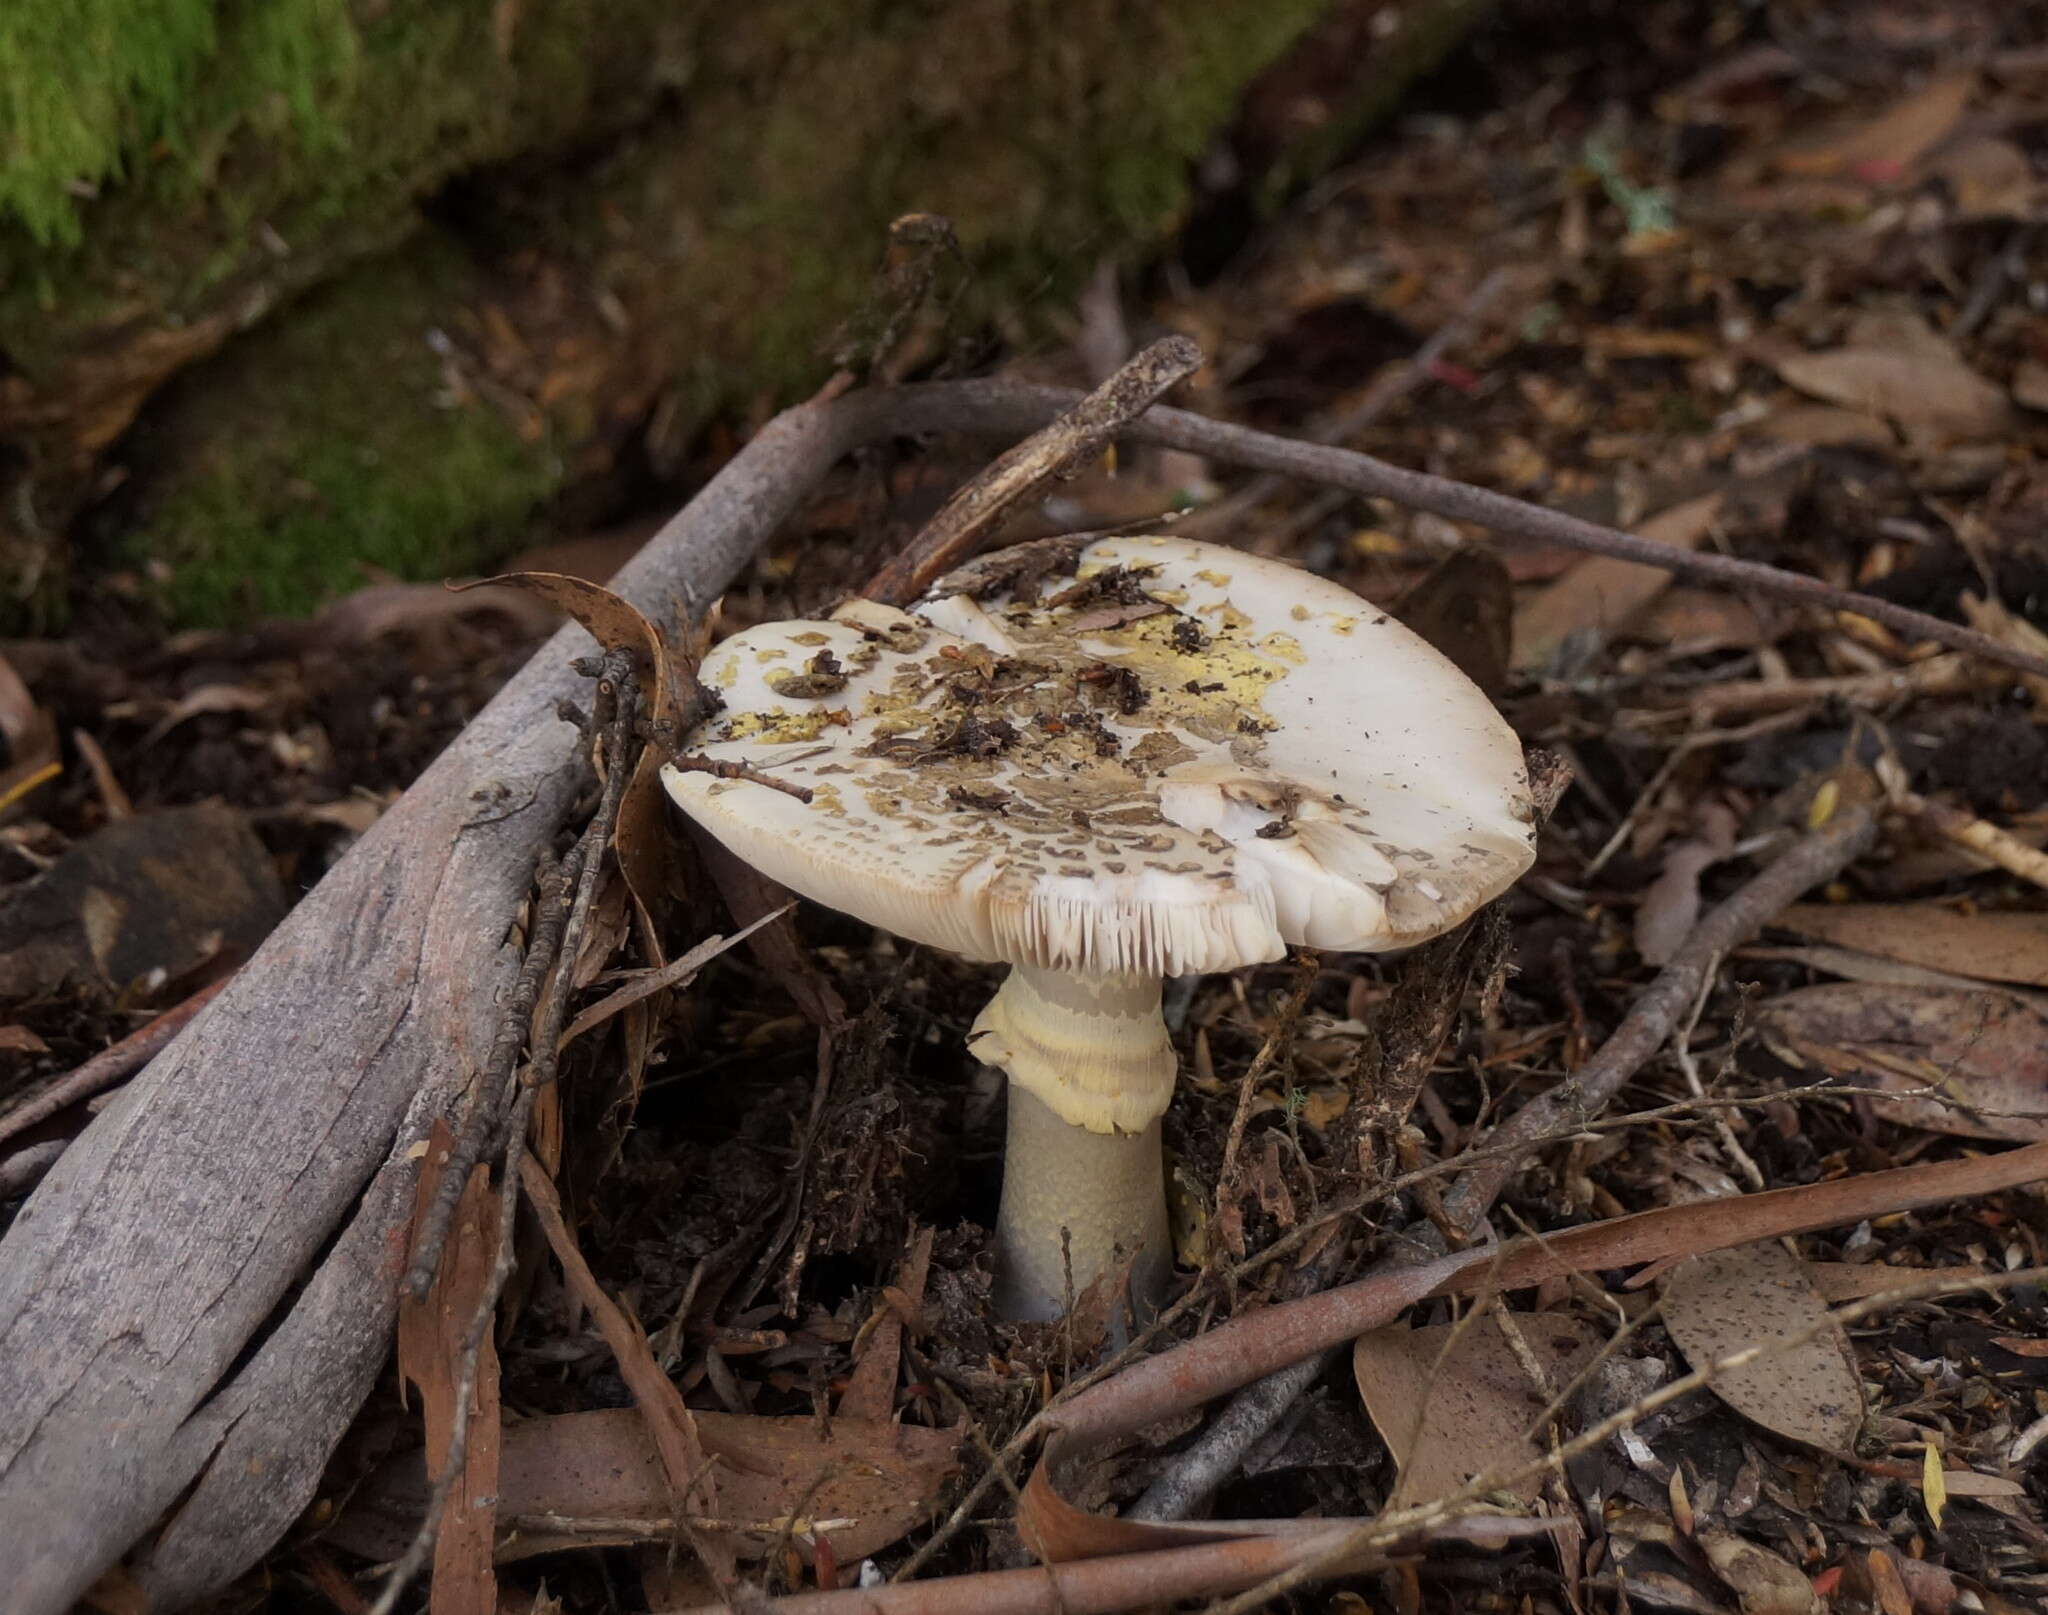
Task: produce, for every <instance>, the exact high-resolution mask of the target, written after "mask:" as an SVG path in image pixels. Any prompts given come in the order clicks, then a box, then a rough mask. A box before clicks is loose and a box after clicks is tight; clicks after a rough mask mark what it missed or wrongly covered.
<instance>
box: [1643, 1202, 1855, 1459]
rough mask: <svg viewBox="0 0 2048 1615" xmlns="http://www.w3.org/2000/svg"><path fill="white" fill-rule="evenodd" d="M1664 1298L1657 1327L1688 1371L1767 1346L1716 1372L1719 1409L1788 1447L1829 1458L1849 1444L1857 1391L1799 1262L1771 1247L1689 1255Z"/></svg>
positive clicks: (1850, 1360) (1842, 1345)
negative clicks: (1789, 1442) (1813, 1449)
mask: <svg viewBox="0 0 2048 1615" xmlns="http://www.w3.org/2000/svg"><path fill="white" fill-rule="evenodd" d="M1663 1291H1664V1327H1665V1328H1666V1329H1667V1330H1668V1331H1669V1332H1670V1334H1671V1338H1672V1340H1674V1341H1675V1342H1676V1343H1677V1345H1678V1349H1679V1350H1680V1351H1682V1352H1683V1353H1685V1358H1686V1361H1687V1362H1689V1363H1690V1364H1691V1365H1692V1366H1693V1367H1694V1368H1695V1369H1704V1368H1706V1367H1708V1366H1709V1365H1710V1364H1712V1363H1716V1362H1719V1361H1720V1360H1721V1359H1723V1358H1725V1357H1730V1356H1733V1355H1734V1354H1735V1353H1737V1352H1739V1351H1742V1350H1743V1349H1745V1348H1746V1347H1750V1346H1757V1345H1762V1346H1766V1347H1769V1348H1771V1349H1770V1350H1769V1351H1767V1352H1766V1354H1765V1355H1764V1356H1762V1357H1760V1358H1758V1359H1756V1360H1755V1361H1754V1362H1751V1363H1748V1364H1746V1365H1744V1366H1743V1367H1740V1368H1732V1369H1726V1370H1723V1371H1721V1372H1719V1373H1716V1374H1715V1376H1714V1378H1713V1381H1712V1386H1711V1388H1712V1390H1713V1392H1714V1394H1715V1395H1716V1396H1718V1397H1720V1399H1721V1400H1722V1401H1723V1402H1726V1403H1727V1404H1728V1405H1729V1406H1730V1407H1732V1408H1733V1409H1735V1411H1736V1412H1737V1413H1740V1414H1741V1415H1742V1416H1743V1417H1744V1418H1746V1419H1749V1420H1751V1421H1753V1422H1754V1423H1757V1424H1760V1425H1762V1426H1763V1427H1764V1428H1765V1429H1766V1430H1769V1431H1771V1432H1773V1433H1774V1434H1777V1435H1781V1436H1784V1437H1786V1438H1787V1439H1788V1440H1792V1441H1798V1442H1803V1443H1804V1444H1805V1445H1807V1446H1809V1447H1818V1448H1821V1449H1822V1450H1824V1451H1828V1452H1846V1451H1849V1450H1850V1449H1851V1448H1852V1447H1853V1446H1854V1444H1855V1440H1856V1432H1857V1431H1858V1430H1859V1429H1860V1428H1861V1427H1862V1424H1863V1383H1862V1380H1861V1379H1860V1378H1859V1377H1858V1375H1857V1372H1856V1361H1855V1358H1854V1357H1853V1355H1852V1354H1851V1353H1850V1350H1849V1342H1848V1338H1847V1337H1846V1336H1845V1335H1844V1334H1843V1333H1842V1329H1841V1326H1840V1325H1839V1324H1837V1323H1835V1322H1834V1320H1833V1319H1832V1318H1831V1317H1830V1316H1829V1314H1828V1309H1827V1303H1826V1302H1824V1301H1823V1300H1821V1298H1820V1293H1819V1291H1818V1290H1816V1289H1815V1288H1814V1284H1813V1280H1812V1279H1811V1278H1810V1277H1809V1276H1808V1275H1807V1272H1806V1264H1805V1263H1804V1262H1802V1261H1800V1260H1799V1258H1798V1257H1796V1256H1794V1255H1792V1254H1791V1253H1790V1252H1789V1251H1787V1250H1786V1249H1785V1248H1784V1247H1783V1246H1782V1245H1780V1244H1778V1243H1777V1242H1776V1241H1774V1240H1766V1241H1763V1242H1762V1243H1759V1244H1755V1245H1739V1246H1736V1247H1735V1248H1734V1249H1732V1250H1725V1251H1715V1252H1712V1253H1710V1254H1708V1255H1705V1256H1692V1257H1688V1258H1686V1260H1684V1261H1683V1262H1680V1263H1679V1264H1678V1265H1677V1266H1676V1267H1674V1268H1673V1269H1672V1270H1671V1272H1670V1274H1669V1275H1668V1276H1667V1277H1666V1278H1665V1280H1664V1284H1663ZM1794 1342H1797V1343H1796V1344H1794Z"/></svg>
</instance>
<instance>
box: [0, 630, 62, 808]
mask: <svg viewBox="0 0 2048 1615" xmlns="http://www.w3.org/2000/svg"><path fill="white" fill-rule="evenodd" d="M57 773H58V766H57V724H56V720H55V719H53V718H52V717H51V716H50V714H49V713H48V712H46V711H44V710H43V709H42V708H41V707H39V706H37V705H36V702H35V697H34V696H32V695H31V694H30V693H29V689H28V686H27V685H26V684H24V683H22V681H21V675H20V674H18V673H16V672H15V671H14V667H13V665H12V664H11V663H10V662H9V661H8V660H7V658H6V657H4V656H0V811H4V810H5V809H6V808H7V807H8V806H9V805H10V804H12V803H13V802H15V801H17V800H19V799H20V798H21V797H24V796H26V795H27V794H28V793H29V792H30V791H32V790H34V789H35V788H36V787H37V786H38V785H41V784H44V783H46V782H47V781H49V780H51V779H54V778H56V776H57Z"/></svg>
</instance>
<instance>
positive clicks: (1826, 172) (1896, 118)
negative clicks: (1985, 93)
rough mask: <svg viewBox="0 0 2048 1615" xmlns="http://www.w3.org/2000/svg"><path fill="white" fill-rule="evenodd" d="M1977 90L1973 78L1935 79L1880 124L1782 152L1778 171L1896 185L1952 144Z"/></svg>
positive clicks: (1855, 125) (1848, 127) (1861, 124)
mask: <svg viewBox="0 0 2048 1615" xmlns="http://www.w3.org/2000/svg"><path fill="white" fill-rule="evenodd" d="M1976 87H1977V75H1976V74H1975V73H1973V72H1962V73H1947V74H1943V75H1941V76H1939V77H1937V78H1933V79H1930V80H1929V81H1928V82H1927V83H1926V84H1925V85H1923V86H1922V87H1921V88H1920V89H1918V90H1915V91H1914V92H1913V93H1912V94H1910V95H1907V96H1904V97H1902V98H1901V99H1900V100H1898V101H1895V102H1893V103H1892V104H1891V105H1890V106H1889V107H1887V108H1885V110H1884V111H1883V112H1881V113H1880V114H1878V116H1876V117H1875V118H1868V119H1859V120H1857V121H1855V122H1852V123H1845V124H1843V125H1842V126H1840V127H1838V128H1837V129H1835V130H1833V131H1831V132H1830V133H1828V134H1827V135H1825V136H1823V137H1822V138H1820V139H1818V140H1814V141H1810V142H1807V143H1804V144H1801V145H1797V146H1793V147H1790V148H1788V149H1787V150H1784V151H1781V152H1780V153H1779V154H1778V156H1777V159H1776V163H1777V166H1778V167H1779V168H1780V169H1782V170H1784V171H1785V172H1786V173H1788V174H1800V175H1804V176H1806V177H1808V178H1812V179H1830V178H1834V177H1836V176H1838V175H1841V176H1847V177H1850V178H1853V179H1860V180H1863V181H1865V182H1867V183H1871V184H1880V185H1882V184H1890V183H1893V182H1895V181H1897V180H1899V179H1902V178H1903V177H1904V176H1905V172H1906V170H1907V168H1908V167H1909V166H1910V165H1911V164H1912V163H1914V162H1915V161H1917V160H1918V159H1919V158H1920V157H1922V156H1924V155H1925V154H1926V153H1927V152H1929V151H1931V150H1933V148H1934V147H1935V145H1936V144H1937V143H1938V142H1940V141H1942V140H1945V139H1947V138H1948V136H1949V133H1950V131H1952V130H1953V129H1954V128H1955V126H1956V124H1957V123H1958V122H1959V121H1960V120H1961V118H1962V115H1963V109H1964V108H1965V107H1966V106H1968V105H1969V102H1970V96H1971V94H1972V93H1973V92H1974V91H1975V90H1976Z"/></svg>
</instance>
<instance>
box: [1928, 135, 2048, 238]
mask: <svg viewBox="0 0 2048 1615" xmlns="http://www.w3.org/2000/svg"><path fill="white" fill-rule="evenodd" d="M1919 177H1920V178H1922V179H1935V180H1940V181H1941V182H1942V183H1943V184H1945V185H1946V186H1947V187H1948V193H1949V195H1950V197H1951V198H1953V199H1954V202H1955V210H1956V217H1957V218H1961V219H2026V218H2030V217H2032V216H2033V213H2034V209H2035V204H2036V202H2037V200H2038V198H2039V195H2040V187H2039V186H2038V185H2037V184H2036V183H2035V182H2034V166H2033V164H2032V163H2030V162H2028V160H2027V154H2026V153H2025V152H2024V151H2022V150H2021V149H2020V148H2019V147H2018V146H2017V145H2015V144H2014V143H2013V142H2012V141H2010V140H2006V139H2004V138H2003V137H2001V136H1999V135H1975V136H1972V137H1971V138H1969V139H1966V140H1955V141H1951V142H1949V143H1948V144H1947V145H1944V146H1942V147H1941V148H1940V150H1938V151H1936V152H1935V153H1934V154H1933V155H1932V156H1931V157H1929V158H1928V159H1927V160H1926V161H1925V162H1924V163H1922V164H1921V165H1920V172H1919Z"/></svg>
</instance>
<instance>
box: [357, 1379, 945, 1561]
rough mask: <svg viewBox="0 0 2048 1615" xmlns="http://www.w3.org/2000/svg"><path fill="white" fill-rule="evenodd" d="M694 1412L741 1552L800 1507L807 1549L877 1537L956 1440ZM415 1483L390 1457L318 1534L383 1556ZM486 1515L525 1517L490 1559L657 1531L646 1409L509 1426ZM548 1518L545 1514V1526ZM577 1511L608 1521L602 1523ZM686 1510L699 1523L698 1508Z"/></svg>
mask: <svg viewBox="0 0 2048 1615" xmlns="http://www.w3.org/2000/svg"><path fill="white" fill-rule="evenodd" d="M696 1420H697V1431H698V1435H699V1437H700V1439H701V1440H702V1442H703V1445H704V1450H705V1452H706V1453H707V1454H708V1455H711V1456H712V1457H714V1458H716V1459H717V1461H718V1472H719V1514H718V1516H717V1518H718V1519H719V1520H720V1521H722V1522H730V1523H731V1525H732V1531H731V1533H730V1540H731V1541H732V1542H733V1543H734V1544H735V1545H736V1546H737V1547H738V1549H739V1550H740V1552H741V1553H742V1554H744V1555H745V1556H747V1557H749V1558H758V1557H759V1556H760V1555H761V1554H762V1553H763V1552H764V1551H766V1550H767V1549H768V1548H769V1547H770V1546H772V1545H773V1543H774V1542H775V1540H776V1539H777V1537H778V1536H779V1535H780V1533H781V1527H782V1522H783V1521H785V1520H787V1519H788V1518H789V1517H790V1515H791V1514H792V1512H793V1511H797V1510H799V1509H800V1510H801V1516H800V1519H799V1521H798V1527H797V1530H796V1531H795V1532H794V1534H793V1536H792V1542H793V1545H794V1546H795V1547H796V1549H797V1551H798V1552H799V1553H801V1554H803V1555H804V1556H805V1557H806V1558H809V1557H810V1555H811V1551H812V1540H811V1538H812V1532H814V1531H815V1532H818V1533H821V1534H823V1535H825V1536H827V1537H828V1538H829V1540H830V1542H831V1547H832V1552H833V1554H834V1555H835V1557H836V1558H837V1559H838V1561H839V1562H840V1563H841V1564H851V1563H856V1562H858V1561H859V1560H860V1559H861V1558H863V1557H865V1556H866V1555H868V1554H871V1553H874V1552H876V1551H877V1550H878V1549H881V1548H884V1547H887V1546H888V1545H889V1544H890V1543H891V1542H894V1541H895V1540H897V1539H898V1538H899V1537H901V1536H902V1535H903V1534H904V1533H905V1532H907V1531H911V1530H914V1529H916V1527H917V1526H919V1525H921V1524H922V1523H923V1522H924V1521H925V1520H927V1519H929V1518H930V1517H931V1513H932V1509H933V1507H934V1506H935V1504H936V1503H937V1500H938V1495H939V1489H940V1487H941V1486H942V1485H943V1484H944V1482H945V1479H946V1477H947V1475H949V1474H950V1473H951V1472H952V1470H953V1468H954V1466H955V1463H956V1462H957V1459H958V1455H959V1449H960V1442H961V1439H962V1432H960V1431H958V1430H928V1429H925V1428H923V1427H921V1426H918V1425H911V1424H898V1423H895V1422H892V1421H877V1420H869V1419H847V1418H835V1419H833V1420H831V1421H830V1423H829V1424H821V1423H820V1421H818V1420H816V1419H813V1418H809V1417H798V1418H748V1417H743V1416H741V1415H737V1414H731V1413H698V1414H697V1415H696ZM821 1474H822V1475H823V1476H824V1479H823V1481H822V1483H820V1484H818V1485H817V1489H816V1490H815V1491H813V1490H812V1486H813V1483H814V1482H818V1480H819V1476H820V1475H821ZM421 1494H422V1484H421V1479H420V1467H419V1460H418V1457H417V1455H409V1456H407V1457H405V1458H402V1459H398V1460H394V1461H393V1462H392V1463H390V1464H388V1465H386V1466H385V1467H384V1468H383V1469H381V1470H379V1471H378V1472H377V1473H376V1474H375V1475H374V1476H372V1477H371V1479H370V1481H369V1482H368V1483H367V1484H366V1485H365V1486H364V1488H363V1490H362V1492H361V1493H360V1494H359V1496H358V1498H357V1499H356V1501H355V1502H354V1503H353V1504H352V1505H351V1506H350V1508H349V1509H348V1511H347V1512H345V1513H344V1514H343V1515H342V1517H341V1519H340V1520H339V1521H337V1522H336V1524H335V1526H334V1528H333V1530H332V1532H331V1533H330V1535H329V1538H328V1540H330V1541H332V1542H333V1543H334V1544H335V1545H336V1546H338V1547H342V1548H346V1549H347V1550H348V1551H349V1552H351V1553H360V1554H364V1555H366V1556H368V1557H371V1558H389V1557H391V1556H392V1555H393V1554H394V1553H395V1552H396V1551H400V1550H402V1548H403V1546H404V1543H405V1541H406V1540H407V1538H408V1537H409V1536H410V1534H411V1529H412V1522H414V1521H415V1520H417V1518H418V1510H419V1502H420V1498H421ZM498 1514H499V1517H500V1519H502V1520H504V1521H505V1522H507V1524H508V1525H509V1524H510V1522H511V1521H513V1520H522V1521H524V1522H526V1523H525V1524H524V1526H523V1527H522V1528H521V1529H520V1530H519V1531H518V1532H517V1534H516V1535H513V1536H511V1537H510V1538H509V1539H507V1540H504V1541H501V1543H500V1544H499V1548H498V1558H499V1560H500V1561H501V1562H505V1561H510V1560H514V1559H523V1558H529V1557H531V1556H533V1555H535V1554H541V1553H556V1552H560V1551H562V1550H563V1549H566V1548H591V1547H602V1546H606V1545H610V1544H620V1543H628V1542H644V1541H648V1540H650V1539H652V1540H666V1538H667V1537H668V1536H669V1534H670V1532H669V1530H668V1529H666V1528H665V1525H664V1524H663V1523H662V1522H665V1521H666V1520H667V1519H668V1518H669V1488H668V1481H667V1477H666V1475H665V1474H664V1473H663V1470H662V1465H661V1459H660V1457H659V1455H658V1454H657V1453H656V1452H655V1450H654V1443H653V1441H652V1439H651V1438H650V1437H649V1435H648V1433H647V1426H646V1423H645V1421H644V1420H642V1419H641V1417H640V1416H639V1414H638V1413H636V1412H635V1411H634V1410H633V1409H631V1408H603V1409H599V1410H598V1411H596V1412H590V1413H563V1414H555V1415H551V1416H547V1417H543V1418H537V1419H527V1420H524V1421H522V1422H520V1423H517V1424H513V1425H510V1426H508V1427H507V1428H506V1430H505V1434H504V1445H503V1450H502V1452H501V1454H500V1457H499V1465H498ZM550 1521H553V1522H556V1523H555V1525H554V1528H553V1529H552V1530H550V1529H549V1528H548V1522H550ZM582 1522H613V1523H614V1529H611V1530H609V1531H607V1530H605V1529H603V1528H602V1526H601V1525H599V1524H596V1523H592V1524H588V1525H586V1524H583V1523H582ZM627 1522H630V1523H627ZM641 1522H649V1523H647V1524H645V1525H643V1524H642V1523H641ZM696 1523H697V1524H698V1525H699V1526H700V1527H703V1528H708V1526H709V1521H708V1520H707V1519H706V1518H705V1517H704V1516H698V1517H697V1521H696ZM724 1534H725V1533H723V1532H721V1535H724Z"/></svg>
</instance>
